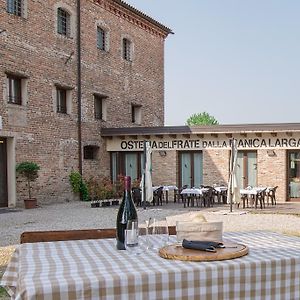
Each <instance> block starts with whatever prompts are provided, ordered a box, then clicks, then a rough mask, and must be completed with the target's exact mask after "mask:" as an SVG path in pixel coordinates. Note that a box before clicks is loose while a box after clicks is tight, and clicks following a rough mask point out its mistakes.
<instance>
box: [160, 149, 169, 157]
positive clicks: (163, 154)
mask: <svg viewBox="0 0 300 300" xmlns="http://www.w3.org/2000/svg"><path fill="white" fill-rule="evenodd" d="M158 153H159V155H160V156H163V157H164V156H167V151H165V150H159V151H158Z"/></svg>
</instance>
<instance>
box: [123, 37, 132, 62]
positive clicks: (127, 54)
mask: <svg viewBox="0 0 300 300" xmlns="http://www.w3.org/2000/svg"><path fill="white" fill-rule="evenodd" d="M123 58H124V59H126V60H128V61H131V59H132V57H131V42H130V41H129V40H128V39H123Z"/></svg>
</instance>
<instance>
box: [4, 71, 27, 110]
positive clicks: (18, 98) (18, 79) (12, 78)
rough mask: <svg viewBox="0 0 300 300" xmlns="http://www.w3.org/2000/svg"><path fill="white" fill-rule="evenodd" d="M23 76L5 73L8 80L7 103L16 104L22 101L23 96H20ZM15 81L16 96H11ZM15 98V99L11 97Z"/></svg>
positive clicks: (13, 91) (13, 92)
mask: <svg viewBox="0 0 300 300" xmlns="http://www.w3.org/2000/svg"><path fill="white" fill-rule="evenodd" d="M23 79H24V78H23V77H21V76H17V75H12V74H7V80H8V93H7V98H8V99H7V102H8V103H9V104H16V105H22V103H23V97H22V85H23V82H22V80H23ZM16 82H18V87H17V89H18V90H17V93H16V94H17V96H13V95H12V94H15V88H16ZM13 98H15V99H13Z"/></svg>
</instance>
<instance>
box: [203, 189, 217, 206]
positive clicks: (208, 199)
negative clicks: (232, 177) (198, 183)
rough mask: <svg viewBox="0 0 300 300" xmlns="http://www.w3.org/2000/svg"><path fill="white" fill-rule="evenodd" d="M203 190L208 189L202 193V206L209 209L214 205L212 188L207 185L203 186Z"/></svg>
mask: <svg viewBox="0 0 300 300" xmlns="http://www.w3.org/2000/svg"><path fill="white" fill-rule="evenodd" d="M203 188H206V189H208V190H207V191H206V192H204V193H203V204H204V206H205V207H210V206H213V205H214V197H215V195H214V188H213V187H212V186H209V185H205V186H203Z"/></svg>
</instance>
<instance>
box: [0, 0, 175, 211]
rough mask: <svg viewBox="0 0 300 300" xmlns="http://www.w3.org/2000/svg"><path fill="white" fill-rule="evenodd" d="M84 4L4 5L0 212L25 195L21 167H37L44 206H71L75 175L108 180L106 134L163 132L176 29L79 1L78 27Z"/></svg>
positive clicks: (117, 2)
mask: <svg viewBox="0 0 300 300" xmlns="http://www.w3.org/2000/svg"><path fill="white" fill-rule="evenodd" d="M78 2H79V1H76V0H62V1H58V0H7V1H1V3H0V16H1V18H0V80H1V84H0V95H2V101H1V103H0V119H1V126H0V206H10V207H13V206H15V205H16V204H17V205H19V204H21V202H20V201H21V200H22V199H23V198H24V197H26V191H25V187H24V186H23V184H22V182H21V180H19V179H18V180H16V174H15V165H16V164H17V163H18V162H21V161H26V160H30V161H34V162H36V163H38V164H39V165H40V167H41V169H40V171H39V178H38V180H37V181H36V183H35V186H34V194H35V195H36V197H37V198H38V200H39V202H46V201H64V200H67V199H72V198H73V194H72V192H71V188H70V184H69V179H68V176H69V174H70V172H71V171H72V170H73V169H74V170H78V168H79V169H80V168H82V170H83V174H84V176H86V177H88V176H90V175H94V176H100V175H109V174H110V159H109V153H108V152H107V151H106V146H105V141H104V140H103V138H101V136H100V130H101V128H103V127H124V126H125V127H139V126H163V124H164V41H165V38H166V37H167V36H168V34H169V33H171V30H170V29H169V28H167V27H165V26H164V25H162V24H160V23H158V22H157V21H155V20H153V19H152V18H150V17H148V16H146V15H145V14H143V13H142V12H140V11H138V10H136V9H135V8H133V7H132V6H130V5H128V4H126V3H125V2H123V1H121V0H82V1H81V8H80V17H81V22H80V24H79V23H78V22H77V21H78V17H79V16H78V10H77V8H78V7H77V4H78ZM79 27H80V30H78V28H79ZM78 32H80V37H79V35H78ZM79 40H80V43H79ZM79 47H80V48H81V49H80V51H79ZM78 53H80V54H81V59H80V60H79V59H78V57H80V56H78ZM79 62H80V64H79ZM80 69H81V72H80V75H81V81H78V78H80V77H78V74H79V71H80ZM78 87H80V88H79V89H78ZM78 90H79V92H80V91H81V93H78ZM78 94H79V95H78ZM79 148H81V150H82V151H81V152H80V151H79ZM80 156H82V157H80Z"/></svg>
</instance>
